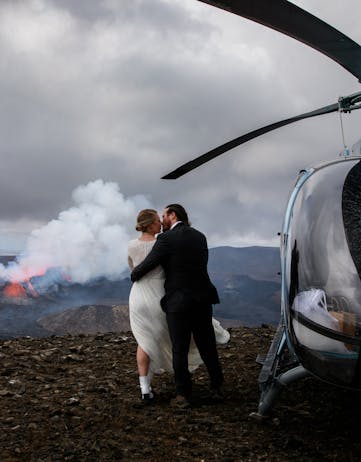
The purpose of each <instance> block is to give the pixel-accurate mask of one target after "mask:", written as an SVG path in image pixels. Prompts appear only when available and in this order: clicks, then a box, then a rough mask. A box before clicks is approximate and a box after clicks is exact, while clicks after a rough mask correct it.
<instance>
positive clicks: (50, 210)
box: [0, 0, 361, 244]
mask: <svg viewBox="0 0 361 462" xmlns="http://www.w3.org/2000/svg"><path fill="white" fill-rule="evenodd" d="M298 3H299V4H301V2H298ZM311 3H313V2H311ZM316 3H318V2H316ZM41 4H42V5H43V6H44V8H43V9H42V10H41V11H40V10H34V8H32V6H31V5H33V4H32V3H28V2H16V3H13V2H10V3H3V4H2V5H1V8H2V12H3V13H6V15H10V16H11V15H13V16H12V17H13V20H15V19H16V18H17V17H18V16H17V8H21V15H20V16H19V17H20V18H23V16H24V15H25V16H26V15H27V16H26V17H27V18H28V20H29V21H30V20H34V21H36V20H37V18H38V19H39V27H40V28H41V27H45V26H44V24H46V21H45V19H46V18H47V16H46V15H50V16H49V18H50V19H51V20H52V21H54V27H55V28H56V27H58V28H59V30H55V31H53V34H54V35H53V36H52V39H51V40H48V41H44V42H40V45H39V44H38V45H37V46H38V48H37V47H35V45H34V47H29V48H28V49H25V51H24V49H18V50H16V43H15V44H14V43H13V42H12V41H11V40H12V39H14V40H15V38H14V37H13V38H11V36H10V37H7V39H6V40H5V39H4V40H1V41H0V53H1V56H2V59H1V60H0V70H1V74H0V96H1V100H2V105H1V108H0V136H1V139H2V145H1V147H0V158H1V161H2V169H1V170H0V193H1V196H2V197H3V198H4V197H6V200H3V201H2V202H1V204H0V215H1V217H2V219H9V220H17V219H19V218H22V217H26V218H27V219H31V220H35V219H36V220H43V221H47V220H49V219H51V218H53V217H55V216H57V215H58V213H59V212H60V211H61V210H62V209H64V208H66V207H68V206H69V204H70V195H71V191H72V190H73V189H74V188H75V187H76V186H78V185H79V184H86V183H87V182H88V181H91V180H94V179H96V178H102V179H103V180H104V181H116V182H117V183H118V184H119V186H120V190H121V192H122V193H124V194H125V195H134V194H138V193H139V194H143V195H145V196H147V197H148V198H149V200H150V202H152V203H153V204H154V206H155V207H157V208H158V209H161V208H162V207H163V206H164V205H165V203H166V202H170V201H177V202H178V201H179V202H182V203H184V205H185V206H186V207H187V208H188V209H189V210H190V215H191V217H192V220H193V222H194V224H195V225H197V226H198V227H199V228H201V229H203V230H204V231H206V232H207V234H209V235H210V238H211V240H212V239H213V241H214V242H215V241H216V240H220V241H217V242H218V244H220V243H221V242H222V239H224V242H225V243H226V242H227V239H231V236H233V237H232V239H233V241H234V236H235V235H239V237H240V241H241V237H242V236H249V235H251V234H252V233H254V234H255V235H256V236H258V238H259V239H264V240H265V241H267V239H268V240H272V239H274V236H275V234H276V233H277V231H279V229H280V226H281V223H282V215H283V210H284V206H285V202H286V199H287V195H288V191H289V189H290V188H291V186H292V184H293V182H294V179H295V177H296V175H297V172H298V170H299V169H300V168H303V167H305V166H308V165H310V164H312V163H315V162H316V163H317V162H319V161H321V160H325V159H327V158H334V157H335V156H336V155H337V151H338V150H340V149H342V139H341V135H340V131H339V122H338V119H337V117H338V116H337V115H332V116H326V117H325V118H324V119H323V120H322V121H321V120H320V121H319V120H316V119H314V120H309V121H304V122H301V123H300V124H298V125H297V126H296V125H295V126H292V127H285V128H283V129H281V130H279V131H277V132H273V133H270V134H268V135H266V136H265V137H263V138H262V139H258V140H254V141H252V142H251V143H248V144H247V145H244V146H242V147H239V148H237V149H235V150H233V151H232V152H229V153H227V154H225V155H224V156H222V157H220V158H218V159H215V160H214V161H212V162H211V163H209V164H208V165H205V166H203V167H202V168H200V169H199V170H197V171H194V172H191V173H190V174H189V175H187V176H185V177H183V178H181V179H179V180H177V181H173V182H172V181H161V180H160V177H161V176H162V175H164V174H165V173H167V172H168V171H169V170H172V169H173V168H175V167H177V166H178V165H179V164H181V163H182V162H185V161H187V160H190V159H191V158H193V157H195V156H197V155H200V154H202V153H203V152H206V151H207V150H209V149H211V148H213V147H215V146H217V145H218V144H221V143H223V142H225V141H228V140H230V139H232V138H234V137H237V136H239V135H240V134H242V133H245V132H247V131H249V130H253V129H255V128H258V127H260V126H262V125H266V124H268V123H271V122H274V121H277V120H280V119H283V118H287V117H290V116H292V115H295V114H297V113H301V112H306V111H309V110H312V109H314V108H317V107H320V106H323V105H326V104H330V103H333V102H335V101H337V98H338V96H339V95H340V94H347V93H352V92H354V91H357V90H358V87H357V86H356V82H355V79H354V78H353V77H352V76H349V75H348V74H347V72H346V71H344V70H343V69H341V68H339V66H337V65H336V64H335V63H332V62H330V61H329V60H327V58H324V57H320V56H319V54H318V53H316V52H315V51H312V50H308V49H307V48H306V47H305V46H303V45H301V44H298V43H296V42H295V41H293V40H291V39H289V38H287V37H282V36H280V35H279V34H277V33H275V32H274V31H269V30H267V29H265V28H262V27H261V26H259V25H254V24H253V23H251V22H250V21H245V20H243V19H241V18H237V17H234V16H232V15H229V14H227V13H225V12H219V11H217V10H216V9H214V8H212V7H210V6H208V5H204V4H202V3H200V2H196V1H195V0H194V1H192V0H187V1H165V0H164V1H161V0H143V1H135V0H129V1H128V0H127V1H122V2H110V1H103V2H88V1H77V2H71V1H67V0H61V1H55V0H51V1H50V0H44V2H42V3H41V2H39V3H38V5H41ZM304 4H305V5H306V6H307V4H306V3H304ZM308 4H309V5H308V6H309V7H311V4H310V2H308ZM352 8H353V10H354V12H355V14H354V16H355V17H356V16H357V14H356V12H357V11H359V10H360V6H359V4H358V3H357V2H354V1H353V2H352ZM328 9H329V10H330V11H328V13H327V14H328V17H329V18H330V19H335V20H336V22H337V24H336V26H337V27H338V28H339V29H341V30H342V25H343V24H344V25H345V27H346V28H348V29H349V30H345V32H346V34H349V35H353V38H354V39H355V40H357V38H358V39H359V41H360V42H361V36H360V33H359V30H358V24H356V22H355V21H351V20H350V18H349V17H346V16H347V14H345V18H344V20H343V18H342V16H343V14H344V13H340V12H339V11H338V8H337V6H333V7H332V8H331V6H330V5H328ZM320 10H321V9H320ZM19 11H20V10H19ZM6 15H3V16H1V17H2V18H4V17H8V16H6ZM337 15H338V16H339V17H336V16H337ZM29 18H32V19H29ZM40 19H41V21H40ZM0 30H1V18H0ZM63 30H64V31H65V32H64V33H66V36H64V37H62V35H61V34H62V31H63ZM29 33H30V32H29ZM46 33H47V32H46V30H45V29H44V34H45V35H44V36H45V37H46ZM57 34H58V35H57ZM357 36H358V37H357ZM54 37H55V38H54ZM29 40H30V41H31V36H30V37H29ZM34 43H35V44H36V43H38V42H34ZM24 46H25V45H24ZM359 117H360V115H358V114H357V113H355V114H352V115H351V116H349V117H348V118H346V120H345V131H346V134H347V138H348V142H349V143H350V144H352V142H355V141H356V140H357V138H358V137H359V136H360V133H359V128H358V127H359V120H360V119H359ZM212 236H214V237H212ZM213 241H212V242H213ZM233 241H232V242H233Z"/></svg>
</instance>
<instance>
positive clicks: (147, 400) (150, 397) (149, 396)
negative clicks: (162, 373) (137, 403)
mask: <svg viewBox="0 0 361 462" xmlns="http://www.w3.org/2000/svg"><path fill="white" fill-rule="evenodd" d="M153 402H154V394H153V393H152V392H150V393H145V394H142V404H144V405H145V406H148V405H149V404H152V403H153Z"/></svg>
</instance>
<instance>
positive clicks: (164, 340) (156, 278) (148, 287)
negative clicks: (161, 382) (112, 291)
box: [128, 209, 230, 403]
mask: <svg viewBox="0 0 361 462" xmlns="http://www.w3.org/2000/svg"><path fill="white" fill-rule="evenodd" d="M135 229H136V230H137V231H139V232H140V233H141V235H140V237H139V238H138V239H133V240H131V241H130V242H129V244H128V263H129V267H130V269H131V270H133V268H134V267H135V266H137V265H138V264H139V263H141V262H142V261H143V260H144V258H145V257H146V256H147V255H148V253H149V252H150V251H151V249H152V247H153V245H154V243H155V240H156V235H157V234H158V233H160V231H161V221H160V218H159V215H158V213H157V211H156V210H153V209H145V210H142V211H141V212H139V214H138V217H137V225H136V228H135ZM164 278H165V276H164V271H163V269H162V267H161V266H158V267H157V268H155V269H153V270H152V271H150V272H149V273H148V274H147V275H145V276H144V277H143V278H142V279H141V280H140V281H137V282H135V283H134V284H133V286H132V289H131V291H130V295H129V317H130V326H131V330H132V332H133V335H134V337H135V339H136V341H137V344H138V347H137V356H136V359H137V366H138V374H139V384H140V389H141V394H142V400H143V402H145V403H149V402H151V401H152V400H153V397H154V396H153V393H152V387H151V380H152V377H153V374H154V373H157V372H161V371H164V370H165V371H173V366H172V344H171V340H170V337H169V332H168V326H167V321H166V315H165V313H164V312H163V311H162V308H161V306H160V299H161V298H162V297H163V295H164ZM212 321H213V328H214V332H215V335H216V341H217V343H221V344H224V343H227V342H228V341H229V338H230V334H229V332H228V331H227V330H225V329H223V327H222V326H221V325H220V323H219V322H218V321H217V320H216V319H214V318H213V320H212ZM188 362H189V369H190V370H194V369H195V368H196V367H198V366H199V365H200V364H201V363H202V359H201V357H200V355H199V352H198V350H197V347H196V345H195V343H194V342H193V340H192V343H191V346H190V349H189V355H188Z"/></svg>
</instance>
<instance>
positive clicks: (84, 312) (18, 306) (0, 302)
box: [0, 247, 281, 338]
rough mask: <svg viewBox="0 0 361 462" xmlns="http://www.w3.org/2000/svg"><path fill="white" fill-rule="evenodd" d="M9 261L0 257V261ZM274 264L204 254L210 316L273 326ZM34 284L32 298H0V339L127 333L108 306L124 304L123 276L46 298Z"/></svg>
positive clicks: (235, 252)
mask: <svg viewBox="0 0 361 462" xmlns="http://www.w3.org/2000/svg"><path fill="white" fill-rule="evenodd" d="M11 259H12V258H11V257H3V258H2V259H1V257H0V262H1V261H2V262H3V263H6V262H7V261H9V260H11ZM279 261H280V260H279V249H278V248H273V247H246V248H236V247H216V248H212V249H210V251H209V273H210V276H211V279H212V281H213V282H214V284H215V285H216V287H217V289H218V292H219V295H220V299H221V303H220V304H218V305H215V307H214V314H215V317H217V318H218V319H222V320H223V321H222V322H224V325H227V326H238V325H240V324H244V325H247V326H259V325H261V324H271V325H276V324H278V320H279V312H280V289H281V284H280V276H279V275H278V274H277V273H278V272H279V265H280V263H279ZM38 279H39V280H38ZM38 279H37V278H34V280H32V283H33V286H34V287H36V289H37V290H38V292H39V294H40V295H39V297H37V298H32V297H31V295H28V297H27V298H26V299H25V300H19V301H17V300H15V299H14V300H10V299H9V298H7V297H6V296H4V295H3V296H2V297H1V295H0V338H9V337H19V336H24V335H31V336H46V335H50V334H51V333H54V332H57V333H64V332H72V333H75V332H77V333H80V332H83V330H82V329H85V330H86V329H89V330H88V332H90V331H93V332H104V331H106V330H107V329H109V330H113V331H115V330H116V331H119V330H123V329H126V330H128V328H129V327H128V326H129V324H124V323H127V322H129V320H127V319H126V317H127V316H128V314H127V310H125V311H124V310H123V314H124V313H126V314H125V317H123V318H122V320H121V322H120V321H119V319H120V318H119V316H120V315H121V313H120V312H118V313H115V311H116V310H115V311H114V309H113V307H115V306H122V307H124V306H126V305H127V303H128V298H129V291H130V288H131V282H130V279H129V277H125V278H123V279H121V280H119V281H109V280H107V279H105V278H103V279H99V280H97V281H92V282H91V283H88V284H71V283H67V284H65V285H61V284H58V285H56V287H55V289H54V291H53V292H52V293H50V294H49V293H43V292H42V285H41V282H42V281H41V278H38ZM20 301H21V303H20ZM123 314H122V316H123ZM39 319H41V321H40V322H37V321H38V320H39ZM118 321H119V322H118ZM125 325H126V327H123V326H125ZM69 328H74V329H76V330H68V329H69ZM104 329H105V330H104Z"/></svg>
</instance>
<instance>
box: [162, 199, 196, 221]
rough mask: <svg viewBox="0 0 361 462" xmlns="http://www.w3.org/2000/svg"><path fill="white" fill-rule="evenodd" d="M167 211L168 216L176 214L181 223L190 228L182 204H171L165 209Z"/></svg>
mask: <svg viewBox="0 0 361 462" xmlns="http://www.w3.org/2000/svg"><path fill="white" fill-rule="evenodd" d="M165 208H166V209H167V214H169V213H172V212H174V213H175V214H176V216H177V218H178V220H179V221H182V222H183V223H184V224H186V225H188V226H190V225H191V224H190V223H189V220H188V214H187V212H186V211H185V208H184V207H183V206H182V205H180V204H169V205H167V206H166V207H165Z"/></svg>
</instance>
